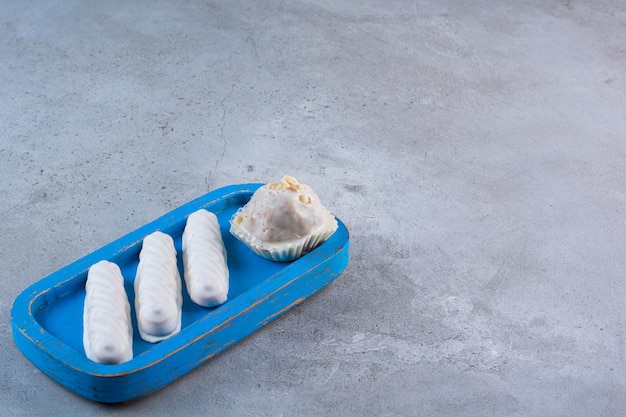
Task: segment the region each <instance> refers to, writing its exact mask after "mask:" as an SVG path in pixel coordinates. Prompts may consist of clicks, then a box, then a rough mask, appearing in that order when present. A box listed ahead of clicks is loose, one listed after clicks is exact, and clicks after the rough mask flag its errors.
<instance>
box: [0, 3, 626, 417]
mask: <svg viewBox="0 0 626 417" xmlns="http://www.w3.org/2000/svg"><path fill="white" fill-rule="evenodd" d="M624 39H626V7H625V6H624V3H623V2H621V1H609V0H600V1H538V0H531V1H527V2H514V1H479V0H472V1H467V2H453V1H417V2H406V1H385V2H374V1H366V2H353V1H343V2H337V1H324V0H313V1H293V2H285V1H266V2H254V1H232V2H215V1H190V2H179V1H161V0H159V1H156V2H146V1H133V2H115V1H103V2H100V1H29V2H22V1H17V0H15V1H13V0H1V1H0V216H1V219H2V222H0V265H1V268H0V309H1V311H2V315H0V323H1V327H0V329H1V331H0V337H1V346H2V350H3V360H2V361H1V362H0V384H1V386H2V389H1V390H0V413H1V414H3V415H11V416H33V415H59V416H61V415H63V416H84V415H133V416H156V415H163V416H172V415H181V416H183V415H185V416H196V415H198V416H199V415H202V416H206V415H220V416H230V415H232V416H240V417H241V416H259V415H267V416H282V415H284V416H300V415H302V416H309V415H310V416H352V415H355V416H357V415H358V416H364V415H376V416H398V415H403V416H444V415H445V416H473V415H476V416H477V415H481V416H617V415H624V410H626V378H625V375H626V347H624V342H625V339H626V328H625V327H624V325H625V324H626V301H625V300H626V256H624V254H626V234H625V230H626V173H625V167H626V139H625V138H626V76H625V74H626V46H625V43H624ZM283 174H291V175H294V176H295V177H297V178H298V179H299V180H301V181H302V182H305V183H307V184H309V185H311V186H312V187H314V188H315V189H316V190H317V191H318V193H319V195H320V196H321V198H322V201H323V202H324V203H325V205H326V206H327V207H328V208H329V209H330V210H331V211H333V212H334V213H335V214H336V215H337V216H339V217H340V218H341V219H342V220H343V221H344V222H345V223H346V224H347V225H348V227H349V228H350V231H351V245H352V246H351V261H350V265H349V266H348V268H347V269H346V270H345V272H344V274H343V275H342V276H341V277H340V278H338V279H337V281H335V282H334V283H333V284H331V285H330V286H329V287H327V288H326V289H324V290H323V291H322V292H320V293H319V294H317V295H316V296H315V297H313V298H311V299H310V300H307V302H304V303H302V304H301V305H299V306H298V307H296V308H295V309H294V310H292V311H290V312H289V313H287V314H286V315H284V316H282V317H281V318H279V319H278V320H276V321H274V322H272V323H270V324H269V325H267V326H266V327H264V328H263V329H261V330H260V331H258V332H257V333H255V334H253V335H252V336H250V337H249V338H247V339H245V340H244V341H242V342H241V343H239V344H237V345H235V346H234V347H232V348H230V349H229V350H227V351H226V352H224V353H223V354H221V355H219V356H217V357H215V358H214V359H212V360H211V361H210V362H208V363H206V364H204V365H203V366H201V367H199V368H197V369H196V370H194V371H192V372H191V373H189V374H187V375H186V376H184V377H183V378H181V379H179V380H177V381H176V382H174V383H172V384H171V385H169V386H167V387H166V388H164V389H162V390H160V391H158V392H156V393H154V394H152V395H150V396H148V397H144V398H142V399H139V400H136V401H132V402H129V403H127V404H119V405H113V406H111V405H102V404H97V403H93V402H90V401H88V400H85V399H83V398H81V397H78V396H76V395H74V394H72V393H70V392H69V391H67V390H65V389H64V388H62V387H61V386H59V385H57V384H56V383H54V382H53V381H52V380H50V379H48V377H46V376H45V375H43V374H42V373H41V372H40V371H39V370H38V369H36V368H35V367H34V366H33V365H32V364H31V363H30V362H29V361H28V360H27V359H25V358H24V356H22V354H21V353H20V351H19V350H18V349H17V347H16V346H15V344H14V343H13V340H12V336H11V329H10V327H11V326H10V324H11V319H10V307H11V303H12V301H13V299H14V298H15V297H16V296H17V295H18V294H19V293H20V292H21V291H22V290H24V289H25V288H26V287H28V286H29V285H31V284H32V283H34V282H36V281H37V280H39V279H40V278H42V277H44V276H46V275H48V274H50V273H52V272H54V271H55V270H57V269H59V268H61V267H63V266H65V265H67V264H69V263H70V262H72V261H74V260H76V259H78V258H80V257H82V256H84V255H86V254H88V253H90V252H91V251H93V250H94V249H97V248H99V247H100V246H102V245H104V244H106V243H109V242H110V241H112V240H114V239H117V238H119V237H121V236H123V235H125V234H126V233H128V232H130V231H132V230H134V229H136V228H137V227H139V226H141V225H143V224H145V223H147V222H149V221H151V220H154V219H156V218H157V217H159V216H161V215H162V214H164V213H166V212H168V211H170V210H172V209H174V208H176V207H178V206H179V205H181V204H183V203H185V202H187V201H189V200H192V199H194V198H196V197H198V196H200V195H202V194H204V193H206V192H207V191H209V190H214V189H216V188H219V187H222V186H225V185H229V184H235V183H247V182H269V181H275V180H277V179H279V178H280V176H282V175H283Z"/></svg>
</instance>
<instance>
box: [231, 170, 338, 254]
mask: <svg viewBox="0 0 626 417" xmlns="http://www.w3.org/2000/svg"><path fill="white" fill-rule="evenodd" d="M335 230H337V220H335V216H333V215H332V214H331V213H330V212H329V211H328V210H326V209H325V208H324V206H323V205H322V203H321V202H320V199H319V197H318V196H317V193H316V192H315V191H313V189H312V188H311V187H309V186H308V185H305V184H301V183H299V182H298V180H296V179H295V178H294V177H290V176H288V175H285V176H283V178H282V179H281V180H280V182H278V183H269V184H266V185H264V186H262V187H261V188H259V189H258V190H257V191H256V192H255V193H254V194H253V195H252V198H251V199H250V201H248V203H247V204H246V205H245V206H243V207H241V208H240V209H239V210H238V211H237V212H236V213H235V214H234V216H233V218H232V219H231V221H230V232H231V233H232V235H233V236H235V237H236V238H237V239H239V240H240V241H242V242H243V243H244V244H245V245H246V246H248V247H249V248H250V249H252V250H253V251H254V252H255V253H256V254H257V255H260V256H262V257H264V258H267V259H271V260H274V261H292V260H294V259H297V258H299V257H301V256H302V255H304V254H306V253H307V252H309V251H311V250H312V249H314V248H316V247H317V246H318V245H320V244H321V243H322V242H324V241H325V240H326V239H328V238H329V237H330V235H332V234H333V233H334V232H335Z"/></svg>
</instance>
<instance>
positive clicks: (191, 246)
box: [183, 209, 229, 307]
mask: <svg viewBox="0 0 626 417" xmlns="http://www.w3.org/2000/svg"><path fill="white" fill-rule="evenodd" d="M183 265H184V277H185V284H186V286H187V292H188V293H189V297H190V298H191V300H192V301H193V302H194V303H196V304H198V305H201V306H203V307H214V306H217V305H220V304H223V303H224V302H225V301H226V298H227V297H228V286H229V285H228V264H227V263H226V248H225V247H224V241H223V240H222V233H221V231H220V225H219V223H218V221H217V216H215V214H213V213H211V212H210V211H207V210H204V209H202V210H198V211H196V212H194V213H192V214H191V215H189V217H188V218H187V224H186V226H185V230H184V231H183Z"/></svg>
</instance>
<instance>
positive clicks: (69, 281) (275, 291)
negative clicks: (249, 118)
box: [11, 184, 349, 402]
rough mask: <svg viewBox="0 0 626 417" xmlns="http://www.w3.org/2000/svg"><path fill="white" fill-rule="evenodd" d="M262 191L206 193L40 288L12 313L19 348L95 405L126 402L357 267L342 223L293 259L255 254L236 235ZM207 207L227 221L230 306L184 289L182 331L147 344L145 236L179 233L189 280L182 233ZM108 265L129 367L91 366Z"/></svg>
mask: <svg viewBox="0 0 626 417" xmlns="http://www.w3.org/2000/svg"><path fill="white" fill-rule="evenodd" d="M261 185H262V184H242V185H232V186H228V187H224V188H221V189H219V190H215V191H212V192H210V193H208V194H205V195H204V196H202V197H200V198H198V199H196V200H193V201H191V202H189V203H187V204H185V205H183V206H181V207H179V208H177V209H175V210H173V211H171V212H170V213H168V214H166V215H164V216H162V217H160V218H159V219H157V220H155V221H153V222H151V223H149V224H147V225H145V226H143V227H141V228H139V229H137V230H135V231H134V232H131V233H129V234H128V235H126V236H124V237H122V238H120V239H118V240H116V241H114V242H112V243H110V244H108V245H106V246H104V247H102V248H100V249H98V250H96V251H95V252H93V253H91V254H89V255H87V256H85V257H84V258H82V259H79V260H77V261H76V262H74V263H72V264H70V265H68V266H66V267H64V268H62V269H60V270H58V271H57V272H55V273H53V274H51V275H49V276H47V277H45V278H43V279H42V280H40V281H38V282H36V283H35V284H33V285H31V286H30V287H29V288H27V289H26V290H24V291H23V292H22V293H21V294H20V295H19V296H17V298H16V299H15V300H14V302H13V306H12V308H11V321H12V330H13V338H14V340H15V343H16V345H17V347H18V348H19V349H20V350H21V351H22V353H23V354H24V356H26V357H27V358H28V359H29V360H30V361H31V362H32V363H33V364H34V365H35V366H36V367H38V368H39V369H40V370H41V371H42V372H43V373H45V374H46V375H48V376H49V377H50V378H52V379H53V380H55V381H56V382H58V383H60V384H61V385H63V386H64V387H66V388H67V389H69V390H71V391H73V392H75V393H77V394H79V395H82V396H84V397H86V398H89V399H91V400H94V401H99V402H123V401H127V400H130V399H133V398H137V397H140V396H143V395H146V394H149V393H150V392H153V391H154V390H157V389H159V388H161V387H163V386H164V385H166V384H168V383H170V382H172V381H173V380H174V379H176V378H179V377H181V376H183V375H185V374H186V373H187V372H189V371H190V370H192V369H193V368H195V367H197V366H198V365H200V364H202V363H204V362H206V361H207V360H209V359H210V358H211V357H213V356H215V355H216V354H218V353H219V352H221V351H223V350H225V349H227V348H228V347H229V346H232V345H233V344H235V343H237V342H238V341H240V340H241V339H243V338H244V337H246V336H248V335H249V334H251V333H253V332H254V331H256V330H258V329H259V328H260V327H262V326H263V325H265V324H267V323H268V322H270V321H271V320H273V319H275V318H276V317H278V316H280V315H281V314H283V313H284V312H286V311H288V310H289V309H290V308H292V307H293V306H295V305H297V304H299V303H300V302H302V301H303V300H305V299H306V298H308V297H310V296H311V295H313V294H315V293H316V292H317V291H319V290H321V289H322V288H324V287H325V286H327V285H328V284H329V283H331V282H332V281H333V280H335V278H337V277H338V276H339V275H340V274H341V273H342V272H343V270H344V269H345V268H346V266H347V265H348V260H349V254H348V249H349V233H348V230H347V228H346V227H345V225H344V224H343V223H342V222H341V220H340V219H337V222H338V224H339V227H338V229H337V231H336V232H335V233H334V234H333V235H332V236H331V237H330V238H329V239H328V240H327V241H326V242H324V243H323V244H322V245H320V246H319V247H317V248H316V249H314V250H313V251H311V252H309V253H308V254H306V255H304V256H303V257H302V258H300V259H297V260H295V261H292V262H272V261H269V260H266V259H264V258H261V257H260V256H257V255H255V254H254V253H253V252H252V251H251V250H249V249H248V248H247V247H246V246H244V245H243V244H242V243H241V242H239V241H238V240H237V239H235V238H234V237H233V236H232V235H231V234H230V232H229V231H228V230H229V227H230V223H229V221H230V218H231V217H232V215H233V213H234V212H235V211H236V210H237V209H238V208H239V207H241V206H243V205H244V204H246V203H247V202H248V201H249V199H250V197H251V196H252V194H253V193H254V191H255V190H256V189H257V188H259V187H260V186H261ZM202 208H204V209H207V210H209V211H212V212H213V213H215V214H216V215H217V217H218V221H219V223H220V227H221V231H222V237H223V239H224V244H225V246H226V250H227V253H228V267H229V272H230V288H229V293H228V301H227V302H226V303H225V304H223V305H221V306H219V307H214V308H203V307H199V306H197V305H196V304H194V303H193V302H192V301H191V300H190V299H189V296H188V295H187V291H186V289H185V288H184V282H183V319H182V329H181V331H180V333H179V334H177V335H175V336H173V337H171V338H169V339H167V340H164V341H162V342H159V343H155V344H152V343H148V342H145V341H143V340H142V339H141V338H140V337H139V334H138V332H137V326H136V319H135V315H134V307H133V300H134V290H133V280H134V277H135V271H136V268H137V264H138V255H139V250H140V249H141V243H142V241H143V238H144V237H145V236H147V235H148V234H150V233H152V232H154V231H156V230H160V231H162V232H164V233H168V234H169V235H171V236H172V238H173V239H174V243H175V247H176V249H177V251H178V265H179V269H180V271H181V276H183V274H184V271H183V268H182V255H181V254H182V251H181V235H182V231H183V229H184V226H185V223H186V220H187V216H188V215H189V214H191V213H193V212H194V211H196V210H199V209H202ZM103 259H104V260H109V261H111V262H115V263H117V264H118V265H119V266H120V269H121V270H122V274H123V276H124V281H125V287H126V291H127V294H128V297H129V301H130V303H131V310H132V323H133V327H134V329H135V330H134V337H133V354H134V358H133V359H132V360H131V361H129V362H126V363H123V364H119V365H102V364H98V363H96V362H93V361H91V360H89V359H87V357H86V356H85V352H84V349H83V345H82V334H83V322H82V319H83V302H84V299H85V282H86V279H87V271H88V269H89V267H90V266H91V265H93V264H94V263H96V262H98V261H100V260H103Z"/></svg>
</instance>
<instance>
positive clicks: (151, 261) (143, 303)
mask: <svg viewBox="0 0 626 417" xmlns="http://www.w3.org/2000/svg"><path fill="white" fill-rule="evenodd" d="M182 305H183V297H182V283H181V280H180V273H179V272H178V265H177V263H176V249H175V248H174V241H173V240H172V238H171V237H170V236H169V235H167V234H165V233H162V232H154V233H151V234H149V235H148V236H146V237H145V238H144V240H143V245H142V247H141V252H140V253H139V265H138V266H137V274H136V275H135V312H136V314H137V329H138V330H139V335H140V336H141V338H142V339H144V340H145V341H147V342H150V343H155V342H158V341H160V340H163V339H167V338H168V337H171V336H173V335H175V334H177V333H178V332H179V331H180V328H181V319H182Z"/></svg>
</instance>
